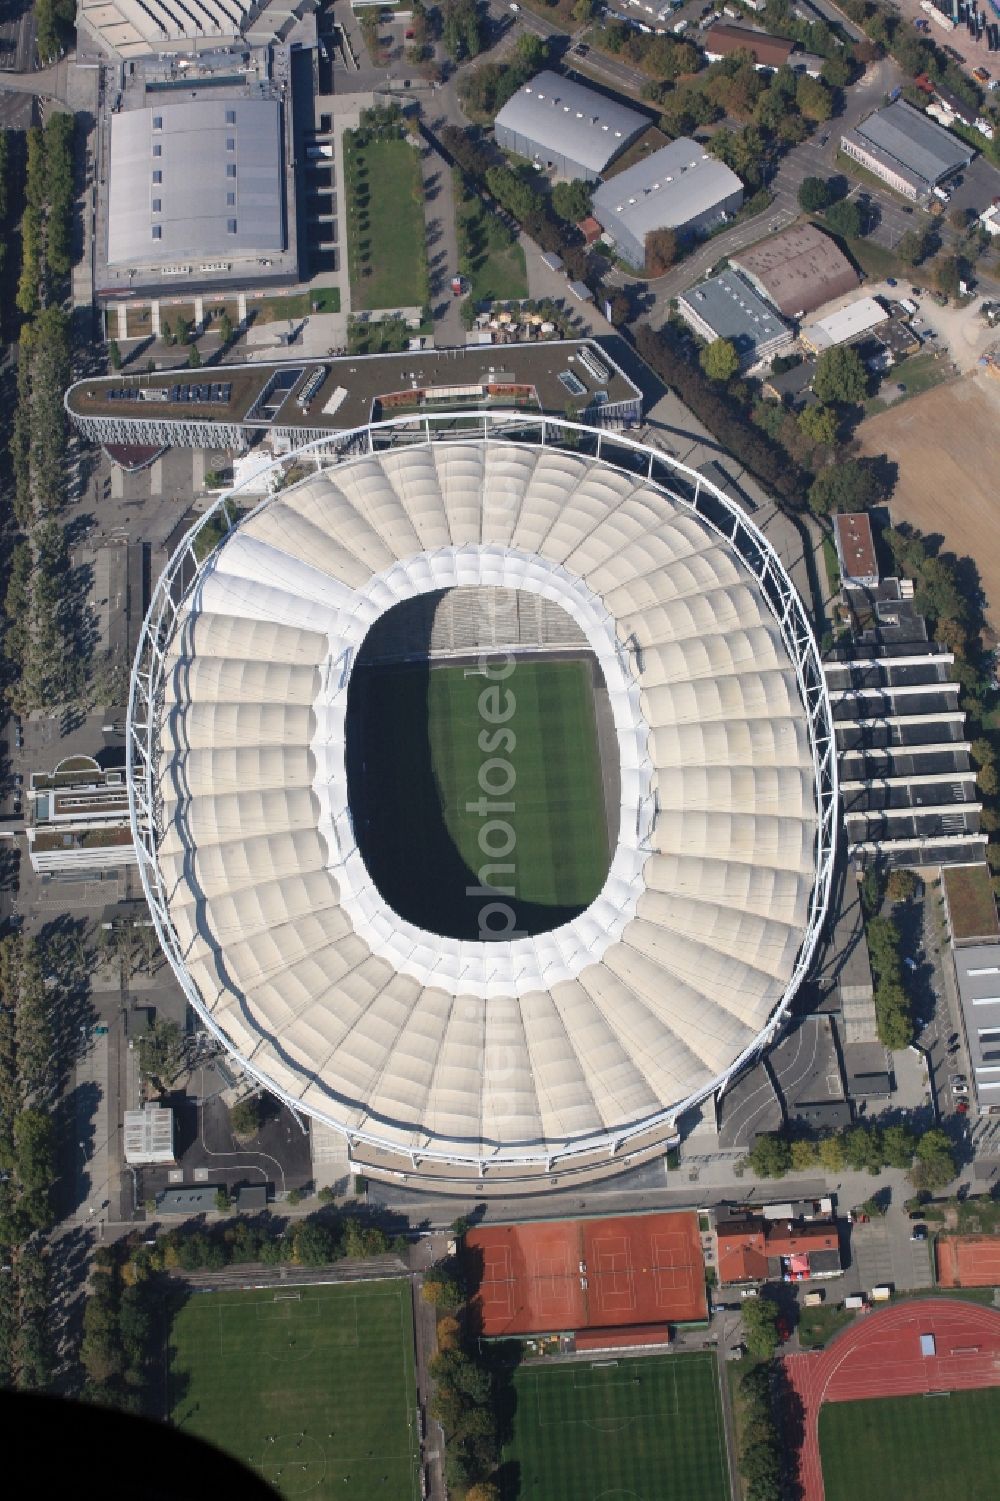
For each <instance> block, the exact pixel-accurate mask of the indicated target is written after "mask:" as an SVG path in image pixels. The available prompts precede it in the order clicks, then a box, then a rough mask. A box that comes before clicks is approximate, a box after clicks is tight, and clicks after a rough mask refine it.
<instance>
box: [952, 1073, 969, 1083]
mask: <svg viewBox="0 0 1000 1501" xmlns="http://www.w3.org/2000/svg"><path fill="white" fill-rule="evenodd" d="M967 1082H968V1081H967V1079H966V1077H965V1075H964V1074H949V1075H948V1083H949V1084H965V1083H967Z"/></svg>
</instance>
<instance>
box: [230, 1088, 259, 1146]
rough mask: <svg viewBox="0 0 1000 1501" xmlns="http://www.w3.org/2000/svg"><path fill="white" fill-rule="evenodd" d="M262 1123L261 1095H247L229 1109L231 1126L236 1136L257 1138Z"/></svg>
mask: <svg viewBox="0 0 1000 1501" xmlns="http://www.w3.org/2000/svg"><path fill="white" fill-rule="evenodd" d="M260 1122H261V1101H260V1096H259V1095H253V1094H252V1095H246V1096H245V1097H244V1098H243V1099H242V1100H237V1101H236V1104H235V1105H231V1106H230V1109H229V1126H230V1129H231V1131H232V1133H233V1135H234V1136H256V1135H257V1131H258V1129H259V1127H260Z"/></svg>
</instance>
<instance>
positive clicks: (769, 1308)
mask: <svg viewBox="0 0 1000 1501" xmlns="http://www.w3.org/2000/svg"><path fill="white" fill-rule="evenodd" d="M743 1332H744V1334H745V1336H746V1346H747V1351H748V1353H749V1354H750V1355H755V1356H756V1357H757V1359H758V1360H770V1359H771V1358H772V1357H773V1355H774V1352H775V1350H776V1349H777V1348H778V1308H777V1304H775V1303H772V1302H771V1299H770V1298H747V1299H746V1300H745V1301H744V1304H743Z"/></svg>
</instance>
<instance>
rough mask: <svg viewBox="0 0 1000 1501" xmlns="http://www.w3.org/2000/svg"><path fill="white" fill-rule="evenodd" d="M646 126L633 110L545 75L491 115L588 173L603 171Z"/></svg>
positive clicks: (502, 125)
mask: <svg viewBox="0 0 1000 1501" xmlns="http://www.w3.org/2000/svg"><path fill="white" fill-rule="evenodd" d="M648 123H649V121H648V120H647V119H646V117H645V115H640V114H639V112H638V110H634V109H629V108H628V106H627V105H625V104H618V103H616V102H615V101H614V100H613V99H606V98H605V97H604V95H603V94H597V93H595V92H594V90H593V89H588V88H585V87H584V85H583V84H582V83H576V82H575V80H573V79H571V78H562V77H560V75H559V74H558V73H550V72H548V71H545V72H543V73H539V74H537V75H536V76H535V77H534V78H533V79H532V80H531V82H530V83H526V84H524V85H523V87H522V88H520V89H518V91H517V93H516V94H515V95H514V96H513V98H512V99H508V101H507V103H506V104H505V105H504V107H503V109H502V110H501V111H500V113H499V114H498V115H497V117H496V125H497V126H499V127H500V128H501V129H506V130H512V131H514V132H516V133H517V134H518V135H522V136H527V137H528V139H529V140H531V141H535V142H537V144H538V145H539V146H542V147H544V148H545V149H547V150H549V151H552V152H554V153H555V154H556V155H558V156H565V157H569V159H570V160H571V161H574V162H579V163H580V165H581V167H589V168H590V170H591V171H593V172H602V171H603V170H604V168H605V167H606V166H607V165H608V163H609V162H610V161H611V160H612V159H613V158H614V157H616V156H617V155H618V153H619V151H624V149H625V147H626V146H627V145H628V143H629V142H630V141H631V140H632V139H633V138H634V137H635V136H637V135H638V134H639V132H640V131H641V130H644V129H645V128H646V126H647V125H648Z"/></svg>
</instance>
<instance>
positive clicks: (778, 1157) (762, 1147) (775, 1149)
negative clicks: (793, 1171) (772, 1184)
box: [747, 1131, 792, 1178]
mask: <svg viewBox="0 0 1000 1501" xmlns="http://www.w3.org/2000/svg"><path fill="white" fill-rule="evenodd" d="M747 1161H748V1162H749V1164H750V1167H751V1168H752V1169H753V1171H754V1172H755V1173H756V1174H757V1177H758V1178H783V1177H784V1176H785V1174H786V1173H787V1172H788V1169H789V1168H790V1167H791V1165H792V1150H791V1147H790V1146H789V1144H788V1142H787V1141H786V1140H785V1138H784V1137H783V1136H775V1135H774V1134H773V1133H772V1132H770V1131H765V1132H762V1133H761V1135H760V1136H758V1137H757V1139H756V1141H755V1142H754V1144H753V1146H752V1147H751V1148H750V1151H749V1153H748V1154H747Z"/></svg>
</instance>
